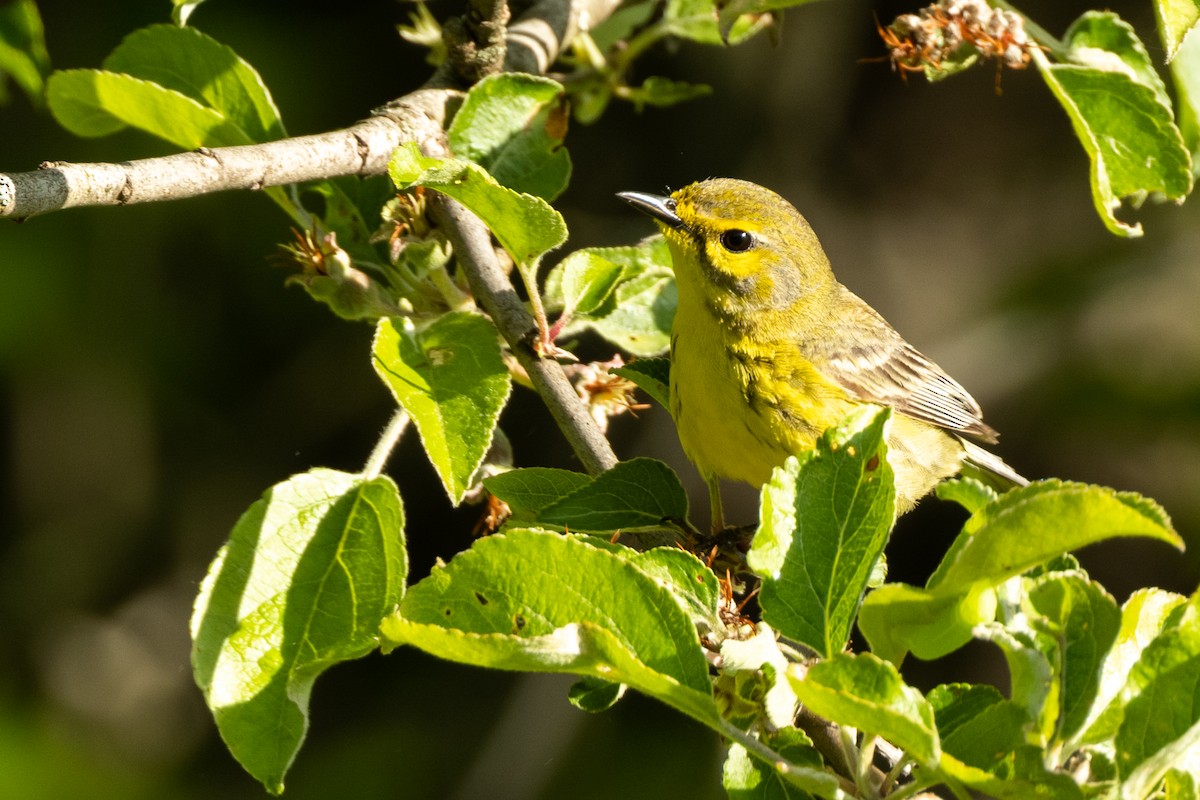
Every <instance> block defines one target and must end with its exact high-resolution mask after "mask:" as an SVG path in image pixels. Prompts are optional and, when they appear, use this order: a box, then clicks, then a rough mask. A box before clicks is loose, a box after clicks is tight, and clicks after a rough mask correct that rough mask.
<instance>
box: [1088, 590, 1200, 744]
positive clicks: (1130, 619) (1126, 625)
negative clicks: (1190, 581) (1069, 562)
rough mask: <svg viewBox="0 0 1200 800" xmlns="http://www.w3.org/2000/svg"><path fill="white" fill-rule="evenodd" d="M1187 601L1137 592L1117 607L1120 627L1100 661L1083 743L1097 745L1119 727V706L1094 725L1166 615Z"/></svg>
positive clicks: (1169, 594)
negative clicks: (1097, 684) (1102, 659)
mask: <svg viewBox="0 0 1200 800" xmlns="http://www.w3.org/2000/svg"><path fill="white" fill-rule="evenodd" d="M1185 602H1187V598H1186V597H1184V596H1182V595H1178V594H1175V593H1174V592H1167V591H1163V590H1162V589H1141V590H1139V591H1136V592H1134V593H1133V594H1132V595H1130V596H1129V599H1128V600H1126V601H1125V605H1124V606H1122V607H1121V628H1120V630H1119V631H1118V633H1117V639H1116V642H1115V643H1114V644H1113V646H1112V648H1110V649H1109V651H1108V654H1107V655H1106V656H1105V658H1104V665H1103V667H1102V668H1101V672H1100V686H1099V690H1098V692H1097V696H1096V700H1095V702H1094V703H1093V705H1092V709H1093V710H1092V713H1091V715H1090V716H1089V718H1088V720H1087V723H1086V725H1085V728H1086V732H1085V733H1084V734H1083V736H1082V741H1084V742H1092V743H1095V742H1101V741H1104V740H1106V739H1111V738H1112V737H1113V736H1114V735H1115V734H1116V727H1117V725H1119V724H1120V714H1119V705H1117V706H1114V707H1113V708H1114V713H1112V714H1110V715H1108V717H1107V719H1104V720H1103V721H1102V722H1098V719H1099V718H1100V717H1101V712H1102V711H1104V710H1105V709H1106V708H1109V707H1110V705H1111V704H1112V702H1113V700H1114V699H1115V698H1116V697H1117V695H1118V694H1119V693H1120V691H1121V690H1122V689H1123V688H1124V687H1125V684H1126V683H1127V682H1128V680H1129V671H1130V670H1131V669H1132V668H1133V665H1134V664H1136V663H1137V661H1138V659H1139V658H1141V655H1142V651H1143V650H1145V649H1146V645H1148V644H1150V642H1152V641H1154V639H1155V638H1156V637H1157V636H1158V635H1159V633H1161V632H1162V630H1163V626H1164V624H1165V623H1166V621H1167V617H1168V615H1169V614H1170V613H1171V612H1172V611H1174V610H1175V609H1177V608H1179V607H1180V606H1181V605H1183V603H1185Z"/></svg>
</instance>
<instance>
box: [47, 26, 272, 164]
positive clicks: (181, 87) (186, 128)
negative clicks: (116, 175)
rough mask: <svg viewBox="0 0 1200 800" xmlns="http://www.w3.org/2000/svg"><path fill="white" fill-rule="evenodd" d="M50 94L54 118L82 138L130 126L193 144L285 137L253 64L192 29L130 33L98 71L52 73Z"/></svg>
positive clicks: (181, 143) (185, 145) (158, 28)
mask: <svg viewBox="0 0 1200 800" xmlns="http://www.w3.org/2000/svg"><path fill="white" fill-rule="evenodd" d="M47 92H48V95H47V96H48V99H49V102H50V110H51V111H52V112H53V113H54V116H55V118H56V119H58V121H59V122H60V123H61V124H62V125H63V126H64V127H66V128H67V129H68V130H70V131H71V132H72V133H75V134H77V135H80V136H103V135H106V134H109V133H113V132H115V131H117V130H120V129H121V128H123V127H125V126H126V125H130V126H133V127H135V128H138V129H139V130H142V131H145V132H146V133H149V134H152V135H154V136H157V137H159V138H161V139H165V140H167V141H169V142H171V143H172V144H175V145H176V146H178V147H181V148H186V149H195V148H198V147H202V146H210V147H216V146H222V145H239V144H251V143H254V142H265V141H269V140H272V139H278V138H281V137H282V136H284V135H285V132H284V129H283V123H282V122H281V121H280V118H279V111H278V109H276V107H275V103H274V101H273V100H272V99H271V95H270V93H269V92H268V91H267V88H266V86H265V85H264V84H263V82H262V78H261V77H260V76H259V74H258V73H257V72H256V71H255V70H254V68H253V67H251V66H250V65H249V64H247V63H246V62H245V61H243V60H242V59H241V58H240V57H239V56H238V55H237V53H235V52H234V51H233V50H231V49H230V48H228V47H226V46H225V45H223V44H221V43H219V42H217V41H216V40H214V39H212V38H210V37H208V36H205V35H204V34H203V33H200V32H199V31H198V30H196V29H195V28H179V27H176V26H174V25H152V26H150V27H148V28H143V29H141V30H139V31H134V32H133V33H131V34H129V36H127V37H125V39H124V40H123V41H122V42H121V44H119V45H118V46H117V48H116V49H115V50H113V52H112V53H111V54H110V55H109V57H108V58H107V59H105V61H104V69H103V70H67V71H65V72H56V73H54V74H53V75H52V76H51V77H50V83H49V86H48V87H47Z"/></svg>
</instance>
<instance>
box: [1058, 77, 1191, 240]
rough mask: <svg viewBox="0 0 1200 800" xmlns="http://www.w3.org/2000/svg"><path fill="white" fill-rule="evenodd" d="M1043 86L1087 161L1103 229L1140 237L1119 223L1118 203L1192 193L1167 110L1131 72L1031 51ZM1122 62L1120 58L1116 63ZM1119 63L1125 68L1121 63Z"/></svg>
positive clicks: (1186, 158)
mask: <svg viewBox="0 0 1200 800" xmlns="http://www.w3.org/2000/svg"><path fill="white" fill-rule="evenodd" d="M1034 60H1035V61H1036V62H1037V63H1038V68H1039V69H1040V70H1041V73H1042V77H1043V79H1045V81H1046V85H1047V86H1049V87H1050V90H1051V91H1052V92H1053V93H1054V96H1055V97H1056V98H1058V101H1059V103H1060V104H1061V105H1062V107H1063V108H1064V109H1065V110H1066V112H1067V116H1068V117H1069V118H1070V120H1071V125H1072V127H1074V129H1075V134H1076V136H1078V137H1079V140H1080V142H1081V143H1082V144H1083V147H1084V150H1086V151H1087V154H1088V158H1089V159H1090V161H1091V185H1092V200H1093V202H1094V204H1095V206H1096V211H1097V212H1098V213H1099V214H1100V218H1101V219H1102V220H1103V221H1104V224H1105V226H1106V227H1107V228H1108V229H1109V230H1110V231H1112V232H1113V233H1115V234H1118V235H1120V236H1140V235H1141V234H1142V227H1141V225H1140V224H1133V225H1130V224H1128V223H1125V222H1122V221H1121V220H1119V219H1117V216H1116V212H1117V210H1118V208H1119V207H1120V204H1121V200H1122V199H1125V198H1131V199H1132V200H1133V202H1134V204H1135V205H1136V204H1137V203H1140V202H1141V200H1142V199H1144V198H1145V196H1146V195H1147V194H1148V193H1150V192H1160V193H1162V194H1163V195H1164V196H1165V197H1166V198H1167V199H1169V200H1181V199H1182V198H1184V197H1186V196H1187V194H1188V193H1189V192H1190V191H1191V188H1192V163H1191V157H1190V155H1189V154H1188V151H1187V149H1186V148H1185V147H1184V145H1183V137H1182V134H1180V132H1179V129H1178V128H1176V127H1175V123H1174V120H1173V119H1172V116H1171V109H1170V108H1169V107H1166V106H1164V105H1163V104H1162V102H1160V99H1159V94H1158V92H1157V91H1156V90H1155V88H1152V87H1151V86H1148V85H1146V84H1144V83H1142V82H1140V81H1139V80H1137V79H1136V78H1135V77H1133V76H1131V75H1130V74H1129V71H1128V70H1127V68H1126V70H1127V71H1120V70H1106V69H1096V68H1093V67H1081V66H1076V65H1073V64H1050V63H1049V62H1048V61H1047V60H1046V58H1045V57H1044V56H1042V55H1041V54H1040V53H1035V56H1034ZM1119 60H1120V59H1118V61H1119ZM1121 63H1122V66H1123V67H1124V66H1125V65H1124V63H1123V62H1121Z"/></svg>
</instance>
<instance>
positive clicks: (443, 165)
mask: <svg viewBox="0 0 1200 800" xmlns="http://www.w3.org/2000/svg"><path fill="white" fill-rule="evenodd" d="M388 174H389V175H390V176H391V178H392V182H393V183H394V184H395V185H396V188H398V189H408V188H411V187H413V186H425V187H428V188H430V189H434V190H436V191H439V192H441V193H442V194H445V195H448V196H450V197H453V198H454V199H455V200H457V201H458V202H460V203H462V204H463V205H464V206H466V207H467V208H469V209H470V210H471V211H472V212H474V213H475V215H476V216H478V217H479V218H480V219H481V220H483V222H484V223H485V224H486V225H487V226H488V228H489V229H490V230H491V231H492V233H493V234H495V236H496V239H498V240H499V242H500V244H501V245H503V246H504V249H505V250H507V251H508V252H509V255H511V256H512V259H513V261H514V262H515V263H516V264H518V265H520V266H529V265H533V264H535V263H536V261H537V259H539V258H540V257H541V256H542V254H543V253H545V252H547V251H549V250H553V249H554V248H556V247H558V246H559V245H561V244H562V243H563V242H565V241H566V240H567V226H566V223H565V222H563V218H562V215H560V214H559V213H558V212H557V211H555V210H554V209H553V208H551V207H550V204H549V203H547V202H546V201H545V200H543V199H541V198H540V197H534V196H533V195H531V194H522V193H521V192H517V191H514V190H512V189H509V188H507V187H504V186H501V185H500V184H499V183H497V182H496V179H495V178H493V177H492V176H491V175H490V174H488V172H487V171H486V170H484V169H483V168H482V167H480V166H479V165H478V164H475V163H473V162H471V161H462V160H458V159H452V158H431V157H428V156H424V155H421V151H420V150H419V149H418V148H417V145H416V144H415V143H413V142H408V143H406V144H402V145H401V146H400V147H398V148H396V152H395V154H393V156H392V160H391V161H390V162H389V163H388Z"/></svg>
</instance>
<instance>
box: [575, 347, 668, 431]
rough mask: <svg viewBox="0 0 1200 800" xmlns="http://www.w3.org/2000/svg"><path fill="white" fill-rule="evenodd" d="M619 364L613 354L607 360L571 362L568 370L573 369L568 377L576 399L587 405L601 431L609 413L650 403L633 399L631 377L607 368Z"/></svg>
mask: <svg viewBox="0 0 1200 800" xmlns="http://www.w3.org/2000/svg"><path fill="white" fill-rule="evenodd" d="M623 366H625V362H624V361H623V360H622V359H621V356H619V355H614V356H613V357H612V359H611V360H610V361H593V362H592V363H590V364H578V365H573V366H572V368H571V369H569V370H568V372H570V373H573V374H572V379H573V382H574V384H575V391H576V392H577V393H578V394H579V399H580V400H582V401H583V402H584V404H586V405H587V407H588V411H589V412H590V413H591V415H592V420H593V421H595V423H596V425H597V426H598V427H599V428H600V430H601V431H605V432H607V431H608V420H609V417H615V416H618V415H620V414H624V413H626V412H631V413H632V412H635V411H640V410H642V409H646V408H649V407H650V406H649V405H647V404H645V403H635V402H634V401H633V392H634V390H635V389H637V385H636V384H634V383H633V381H631V380H629V379H628V378H622V377H621V376H620V375H614V374H612V372H610V370H614V369H617V368H619V367H623ZM635 416H636V414H635Z"/></svg>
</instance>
